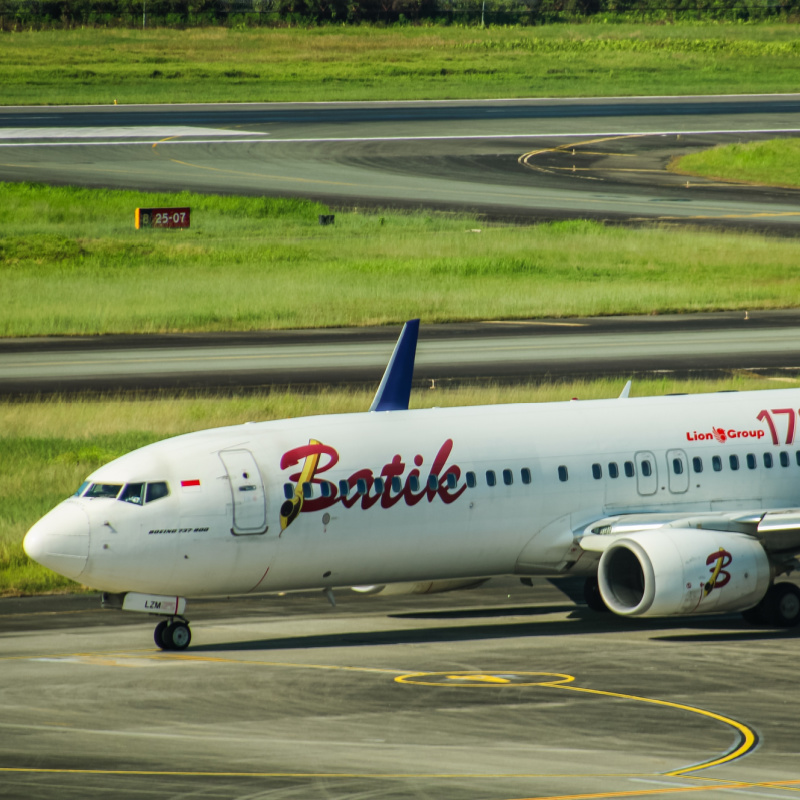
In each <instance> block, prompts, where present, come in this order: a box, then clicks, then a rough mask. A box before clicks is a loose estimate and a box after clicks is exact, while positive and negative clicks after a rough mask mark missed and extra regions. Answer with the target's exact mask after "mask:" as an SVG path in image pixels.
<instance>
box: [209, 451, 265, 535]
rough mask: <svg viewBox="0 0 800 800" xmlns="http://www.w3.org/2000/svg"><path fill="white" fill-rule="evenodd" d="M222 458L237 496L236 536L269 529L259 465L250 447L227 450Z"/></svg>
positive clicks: (234, 527)
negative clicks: (248, 448) (247, 448)
mask: <svg viewBox="0 0 800 800" xmlns="http://www.w3.org/2000/svg"><path fill="white" fill-rule="evenodd" d="M219 457H220V458H221V459H222V463H223V464H224V465H225V469H226V470H227V472H228V478H229V479H230V484H231V495H232V497H233V527H232V528H231V533H232V534H234V535H235V536H248V535H251V536H252V535H254V534H259V533H266V532H267V502H266V496H265V493H264V483H263V481H262V480H261V472H259V469H258V464H256V460H255V458H253V454H252V453H251V452H250V451H249V450H223V451H221V452H220V454H219Z"/></svg>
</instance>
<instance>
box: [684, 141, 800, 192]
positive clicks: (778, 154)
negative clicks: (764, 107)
mask: <svg viewBox="0 0 800 800" xmlns="http://www.w3.org/2000/svg"><path fill="white" fill-rule="evenodd" d="M669 169H670V170H671V171H672V172H678V173H680V174H683V175H702V176H704V177H707V178H719V179H720V180H727V181H741V182H743V183H753V184H760V185H765V186H788V187H792V188H798V187H800V139H772V140H770V141H767V142H747V143H745V144H729V145H720V146H719V147H714V148H712V149H710V150H703V151H702V152H700V153H691V154H689V155H686V156H683V157H682V158H679V159H676V160H675V161H674V162H673V163H672V164H670V165H669Z"/></svg>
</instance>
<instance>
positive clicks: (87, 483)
mask: <svg viewBox="0 0 800 800" xmlns="http://www.w3.org/2000/svg"><path fill="white" fill-rule="evenodd" d="M798 452H800V451H798ZM88 485H89V481H84V482H83V483H82V484H81V485H80V486H79V487H78V491H77V492H75V494H74V497H80V496H81V495H82V494H83V493H84V492H85V491H86V487H87V486H88Z"/></svg>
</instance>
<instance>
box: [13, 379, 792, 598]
mask: <svg viewBox="0 0 800 800" xmlns="http://www.w3.org/2000/svg"><path fill="white" fill-rule="evenodd" d="M623 385H624V379H622V378H621V379H619V380H614V379H604V380H598V381H577V382H571V383H553V384H531V385H521V386H516V387H512V388H509V387H501V386H498V385H485V386H460V387H457V388H453V387H446V386H439V387H437V388H436V389H427V390H415V391H414V392H413V393H412V398H411V400H412V403H411V405H412V408H428V407H431V406H439V407H446V406H458V405H487V404H495V403H520V402H534V403H541V402H554V401H560V400H569V399H570V398H573V397H579V398H581V399H582V400H590V399H598V398H609V397H616V396H618V395H619V392H620V390H621V389H622V386H623ZM797 385H800V380H796V381H795V380H791V381H787V380H786V379H781V380H777V379H775V380H770V379H766V378H755V377H752V376H749V375H746V374H738V375H735V376H732V377H730V378H729V379H727V380H717V381H708V380H704V381H699V380H690V381H687V380H681V381H675V380H672V379H669V378H666V377H665V378H659V379H657V380H641V381H638V380H637V381H635V382H634V384H633V390H632V392H631V394H632V396H634V397H635V396H648V395H661V394H668V393H674V392H689V393H696V392H712V391H721V390H732V389H736V390H755V389H767V388H786V387H789V386H797ZM371 394H372V393H371V392H365V391H333V392H320V393H312V394H298V393H295V392H289V391H287V392H283V393H277V392H274V393H270V394H261V395H249V396H247V397H239V398H234V399H231V398H227V397H207V398H197V397H162V398H158V399H151V400H139V401H137V400H130V399H123V398H114V397H110V398H107V399H103V400H94V399H92V400H81V399H63V398H51V399H48V400H44V401H32V402H28V403H0V595H6V596H9V595H25V594H40V593H46V592H67V591H81V590H82V589H81V587H80V586H78V584H76V583H74V582H72V581H69V580H67V579H66V578H62V577H60V576H58V575H56V574H55V573H53V572H51V571H50V570H48V569H45V568H44V567H41V566H39V565H38V564H35V563H33V562H31V561H30V559H28V557H27V556H26V555H25V553H24V551H23V549H22V539H23V537H24V535H25V533H26V531H27V530H28V529H29V528H30V526H31V525H32V524H33V523H34V522H35V521H36V520H37V519H39V518H40V517H41V516H43V515H44V514H45V513H47V511H49V510H50V509H51V508H53V507H54V506H55V505H56V504H57V503H59V502H60V501H61V500H63V499H64V498H65V497H68V496H69V495H71V494H72V493H73V492H74V491H75V489H76V488H77V487H78V486H79V485H80V484H81V482H82V481H83V479H84V478H85V477H86V476H87V475H88V474H89V473H90V472H92V471H93V470H95V469H97V468H98V467H100V466H101V465H102V464H105V463H106V462H108V461H110V460H112V459H114V458H117V457H118V456H121V455H123V454H124V453H127V452H129V451H130V450H133V449H134V448H137V447H142V446H144V445H146V444H149V443H150V442H154V441H157V440H159V439H163V438H166V437H168V436H175V435H178V434H181V433H188V432H190V431H197V430H203V429H205V428H210V427H217V426H222V425H235V424H239V423H242V422H247V421H249V420H253V421H255V420H270V419H283V418H287V417H300V416H308V415H314V414H334V413H351V412H355V411H363V410H364V409H366V408H368V407H369V403H370V400H371Z"/></svg>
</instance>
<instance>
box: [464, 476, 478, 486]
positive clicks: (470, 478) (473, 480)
mask: <svg viewBox="0 0 800 800" xmlns="http://www.w3.org/2000/svg"><path fill="white" fill-rule="evenodd" d="M465 477H466V479H467V486H469V488H470V489H474V488H475V487H476V486H477V485H478V479H477V477H476V475H475V473H474V472H468V473H467V474H466V476H465Z"/></svg>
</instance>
